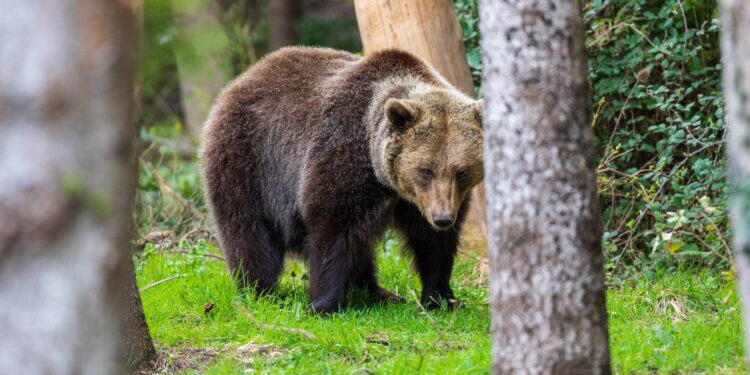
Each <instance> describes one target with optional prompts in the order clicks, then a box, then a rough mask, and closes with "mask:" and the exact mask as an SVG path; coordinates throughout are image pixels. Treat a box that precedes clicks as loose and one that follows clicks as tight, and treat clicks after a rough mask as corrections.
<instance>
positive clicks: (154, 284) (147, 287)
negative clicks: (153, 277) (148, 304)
mask: <svg viewBox="0 0 750 375" xmlns="http://www.w3.org/2000/svg"><path fill="white" fill-rule="evenodd" d="M183 276H187V274H184V273H181V274H177V275H174V276H170V277H167V278H166V279H163V280H159V281H154V282H153V283H151V284H148V285H146V286H144V287H143V288H141V289H138V292H139V293H143V292H145V291H147V290H149V289H151V288H153V287H155V286H157V285H159V284H163V283H166V282H167V281H170V280H174V279H177V278H180V277H183Z"/></svg>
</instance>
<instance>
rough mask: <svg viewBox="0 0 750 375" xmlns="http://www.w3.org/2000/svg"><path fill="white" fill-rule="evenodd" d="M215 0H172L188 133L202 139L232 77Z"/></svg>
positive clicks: (228, 54) (227, 45)
mask: <svg viewBox="0 0 750 375" xmlns="http://www.w3.org/2000/svg"><path fill="white" fill-rule="evenodd" d="M219 8H220V7H219V5H218V3H216V1H215V0H172V9H173V11H174V13H175V17H176V23H177V28H178V29H179V35H180V37H179V40H178V43H177V48H176V50H175V57H176V59H177V70H178V74H179V76H180V95H181V99H182V100H181V101H182V112H183V114H184V121H185V127H186V128H187V129H186V130H187V135H188V138H189V140H190V141H191V142H193V143H197V142H198V140H199V139H200V135H201V131H202V129H203V123H204V122H206V118H207V117H208V112H209V111H210V110H211V105H213V103H214V100H216V97H217V96H219V93H221V90H222V89H223V88H224V85H226V83H227V81H228V80H229V79H230V74H231V69H230V65H229V64H230V62H231V56H230V46H229V38H228V37H227V35H226V33H225V31H224V28H223V27H222V25H221V23H220V22H219V14H220V13H221V12H220V9H219Z"/></svg>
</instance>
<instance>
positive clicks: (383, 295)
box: [354, 249, 406, 303]
mask: <svg viewBox="0 0 750 375" xmlns="http://www.w3.org/2000/svg"><path fill="white" fill-rule="evenodd" d="M369 250H370V251H369V252H368V253H367V255H366V256H365V257H364V258H365V259H361V260H360V262H359V263H360V270H358V272H357V275H358V276H357V277H356V279H355V281H354V285H355V286H356V287H357V288H360V289H362V290H364V291H366V292H367V294H368V295H369V296H370V297H371V298H372V299H374V300H376V301H379V302H389V303H401V302H405V301H406V299H404V298H403V297H400V296H398V295H396V294H395V293H393V292H391V291H389V290H387V289H385V288H383V287H381V286H380V284H379V283H378V279H377V277H376V276H375V269H376V268H375V256H374V254H373V250H372V249H369Z"/></svg>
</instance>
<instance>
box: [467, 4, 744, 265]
mask: <svg viewBox="0 0 750 375" xmlns="http://www.w3.org/2000/svg"><path fill="white" fill-rule="evenodd" d="M455 3H456V9H457V13H458V16H459V20H460V25H461V29H462V31H463V35H464V44H465V46H466V50H467V57H468V61H469V66H470V67H471V68H472V71H473V72H474V80H475V85H476V86H477V88H478V90H479V92H480V93H481V87H480V85H481V70H482V67H481V59H480V48H479V33H478V16H477V8H476V0H456V1H455ZM717 17H718V7H717V4H716V2H715V1H695V0H665V1H646V0H635V1H631V0H593V1H587V2H586V3H585V9H584V21H585V24H586V25H585V26H586V46H587V48H588V54H589V79H590V82H591V93H592V96H593V98H592V99H593V100H592V111H593V122H592V124H591V126H592V127H593V129H594V133H595V135H596V146H597V150H598V154H599V165H598V168H597V173H598V176H599V194H600V204H601V207H602V219H603V222H604V236H603V238H602V239H603V243H604V249H605V254H606V256H607V259H608V269H607V270H608V271H609V273H610V274H611V275H612V274H614V275H624V274H625V273H628V274H631V273H633V272H635V273H639V272H654V270H656V269H658V268H675V267H678V266H680V265H682V266H685V265H696V266H700V267H709V268H712V269H715V270H717V271H729V268H730V266H731V260H730V257H731V249H730V245H729V241H728V240H727V239H728V238H730V237H731V230H730V227H729V220H728V218H727V185H726V182H725V170H726V166H725V161H724V139H723V138H724V119H723V118H724V112H723V103H724V101H723V97H722V95H721V77H720V75H721V74H720V72H721V64H720V60H719V41H718V39H719V24H718V20H717ZM727 277H731V272H727Z"/></svg>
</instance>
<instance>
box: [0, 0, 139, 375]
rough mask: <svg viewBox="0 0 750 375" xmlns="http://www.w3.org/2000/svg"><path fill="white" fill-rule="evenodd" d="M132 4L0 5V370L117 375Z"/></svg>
mask: <svg viewBox="0 0 750 375" xmlns="http://www.w3.org/2000/svg"><path fill="white" fill-rule="evenodd" d="M137 5H138V2H137V1H101V0H100V1H91V0H71V1H59V0H35V1H24V2H19V1H15V0H0V9H2V10H3V11H2V12H1V13H0V40H2V43H0V181H2V183H0V306H2V308H0V327H2V328H1V331H2V333H1V334H0V348H2V349H1V350H0V369H2V370H1V371H2V372H5V373H9V374H40V373H41V374H56V373H62V374H74V373H75V374H78V373H81V374H112V373H119V372H122V371H123V369H124V361H125V360H126V358H125V357H126V351H125V350H123V349H124V348H125V347H124V345H123V342H124V340H123V327H122V324H123V321H124V318H125V314H124V312H125V311H126V309H127V307H128V304H127V300H126V297H127V296H126V293H125V289H126V288H125V285H126V284H125V283H124V279H123V277H124V276H123V271H122V270H123V269H125V268H126V267H127V264H128V262H131V258H130V244H129V241H130V231H129V230H128V223H129V222H130V221H131V214H132V210H131V205H132V197H133V191H134V187H135V178H136V170H135V168H134V165H133V164H132V161H133V159H132V157H131V155H132V150H133V140H134V136H135V134H136V132H135V127H134V126H133V125H132V124H133V123H132V118H131V116H132V114H133V107H132V103H133V82H134V75H135V70H136V62H137V58H138V49H137V46H138V36H139V34H138V32H137V27H136V24H137V22H136V16H135V13H136V7H137Z"/></svg>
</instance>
